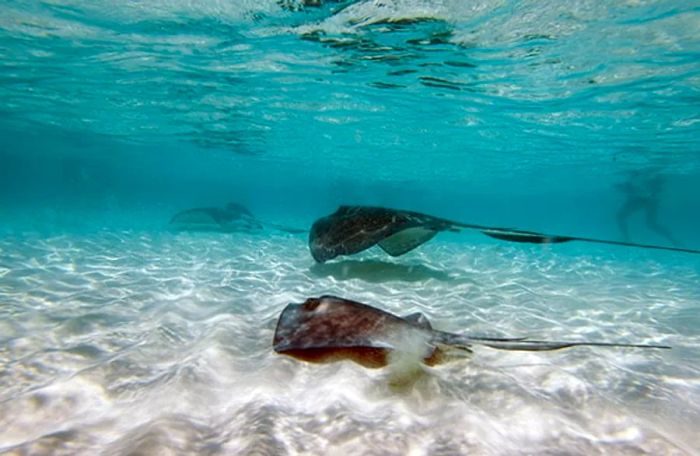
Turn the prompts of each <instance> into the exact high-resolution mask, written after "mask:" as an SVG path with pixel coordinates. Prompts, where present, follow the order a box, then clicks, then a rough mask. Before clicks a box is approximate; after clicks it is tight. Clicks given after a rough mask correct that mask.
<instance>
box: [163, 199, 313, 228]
mask: <svg viewBox="0 0 700 456" xmlns="http://www.w3.org/2000/svg"><path fill="white" fill-rule="evenodd" d="M170 226H171V227H173V228H174V229H177V230H181V231H221V232H233V231H245V232H256V231H260V230H262V229H263V228H264V227H265V226H269V227H271V228H274V229H277V230H280V231H285V232H287V233H292V234H300V233H305V232H306V230H300V229H296V228H290V227H287V226H282V225H278V224H275V223H263V222H261V221H260V220H258V219H257V218H255V216H253V214H252V213H251V212H250V211H249V210H248V209H247V208H246V207H245V206H243V205H241V204H238V203H228V204H227V205H226V206H225V207H223V208H219V207H198V208H194V209H188V210H185V211H182V212H178V213H177V214H175V215H174V216H173V218H172V219H170Z"/></svg>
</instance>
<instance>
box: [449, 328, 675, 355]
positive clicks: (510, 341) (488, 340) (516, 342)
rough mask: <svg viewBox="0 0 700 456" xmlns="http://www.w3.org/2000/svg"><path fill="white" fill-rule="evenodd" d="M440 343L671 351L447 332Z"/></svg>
mask: <svg viewBox="0 0 700 456" xmlns="http://www.w3.org/2000/svg"><path fill="white" fill-rule="evenodd" d="M439 339H440V342H441V343H443V344H445V345H451V346H454V347H465V348H468V347H470V346H472V345H484V346H486V347H490V348H495V349H497V350H517V351H552V350H561V349H562V348H571V347H615V348H656V349H670V348H671V347H670V346H668V345H658V344H625V343H614V342H575V341H548V340H531V339H528V338H526V337H471V336H462V335H459V334H451V333H447V332H439Z"/></svg>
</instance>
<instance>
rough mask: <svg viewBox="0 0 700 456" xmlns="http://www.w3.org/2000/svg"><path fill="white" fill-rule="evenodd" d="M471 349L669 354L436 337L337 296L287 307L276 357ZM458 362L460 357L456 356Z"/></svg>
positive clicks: (318, 358) (437, 357)
mask: <svg viewBox="0 0 700 456" xmlns="http://www.w3.org/2000/svg"><path fill="white" fill-rule="evenodd" d="M473 345H485V346H487V347H491V348H495V349H499V350H524V351H549V350H559V349H562V348H569V347H577V346H601V347H628V348H670V347H668V346H665V345H638V344H617V343H607V342H573V341H571V342H554V341H540V340H528V339H526V338H491V337H473V336H465V335H460V334H453V333H448V332H444V331H438V330H435V329H433V328H432V326H431V325H430V322H429V321H428V319H427V318H426V317H425V316H424V315H423V314H420V313H416V314H412V315H409V316H406V317H403V318H401V317H398V316H396V315H393V314H391V313H388V312H385V311H383V310H380V309H377V308H374V307H371V306H368V305H366V304H362V303H359V302H355V301H350V300H348V299H343V298H338V297H335V296H321V297H320V298H309V299H307V300H306V301H305V302H304V303H302V304H289V305H287V307H285V309H284V310H283V311H282V313H281V314H280V316H279V319H278V321H277V328H276V329H275V335H274V339H273V348H274V350H275V352H277V353H281V354H284V355H288V356H291V357H293V358H296V359H300V360H302V361H308V362H314V363H329V362H334V361H342V360H350V361H353V362H356V363H358V364H360V365H362V366H365V367H370V368H378V367H384V366H386V365H387V364H389V362H390V356H391V354H392V353H394V352H411V353H413V354H415V355H416V356H417V357H418V359H419V360H420V361H421V362H423V363H424V364H427V365H429V366H432V365H436V364H440V363H442V362H445V361H448V360H450V359H452V358H455V357H463V356H464V355H465V354H466V353H470V352H471V347H472V346H473ZM460 352H461V354H462V356H459V354H460Z"/></svg>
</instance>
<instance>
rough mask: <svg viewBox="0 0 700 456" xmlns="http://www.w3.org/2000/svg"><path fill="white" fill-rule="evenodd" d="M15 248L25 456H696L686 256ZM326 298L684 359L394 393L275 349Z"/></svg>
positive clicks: (532, 362)
mask: <svg viewBox="0 0 700 456" xmlns="http://www.w3.org/2000/svg"><path fill="white" fill-rule="evenodd" d="M0 252H1V253H0V255H1V256H0V317H1V318H0V341H1V342H2V343H1V344H0V451H2V452H5V453H8V454H76V453H79V454H97V453H103V454H198V455H200V454H260V455H264V454H269V455H280V454H310V453H311V454H331V453H332V454H377V455H379V454H382V455H387V454H396V455H399V454H409V453H411V454H430V455H453V454H487V455H501V454H534V453H545V454H547V453H566V454H586V455H590V454H630V455H631V454H640V453H646V454H692V453H694V452H697V451H700V440H698V437H697V436H696V430H697V429H696V426H695V423H696V422H697V420H698V419H700V369H699V368H698V367H697V366H698V365H700V356H699V355H698V353H699V351H698V349H699V348H700V330H698V328H700V312H699V310H700V307H698V306H699V305H698V302H700V286H699V285H698V283H700V280H699V277H700V271H699V270H698V268H697V267H696V266H693V265H692V264H690V265H688V264H682V263H680V262H679V263H677V264H676V263H669V262H670V261H674V257H659V258H660V260H659V262H656V261H652V260H650V257H641V256H640V257H638V258H634V257H630V258H626V259H625V260H624V261H623V260H622V259H616V258H614V257H593V256H590V255H586V254H585V252H579V251H575V252H574V251H568V252H569V254H567V253H566V252H567V251H564V253H562V251H559V253H557V252H555V251H547V250H540V249H534V248H533V249H531V250H530V249H527V248H524V249H520V248H512V249H511V248H503V247H500V246H497V244H483V245H478V246H471V245H462V244H458V243H450V242H435V243H433V244H432V245H427V246H425V247H423V248H422V249H420V250H419V251H417V252H414V253H412V254H409V255H407V256H405V257H402V258H400V259H398V260H387V259H386V257H382V256H380V255H378V254H376V253H372V252H368V253H367V254H366V255H361V256H359V257H357V258H353V259H349V260H345V261H341V262H338V263H334V264H329V265H324V266H314V264H313V261H312V260H311V258H310V256H309V255H308V252H307V250H306V245H305V240H304V239H303V238H302V237H293V236H277V237H274V236H273V237H269V238H268V237H262V236H250V235H243V234H231V235H224V236H222V235H216V234H205V235H186V234H179V235H174V234H169V233H162V234H159V233H152V234H144V233H122V234H109V233H102V234H93V235H90V236H59V237H50V238H41V237H32V236H24V237H23V236H15V237H12V238H5V239H2V240H0ZM661 260H664V261H666V262H663V263H662V262H661ZM326 293H332V294H338V295H341V296H345V297H350V298H354V299H357V300H360V301H364V302H367V303H371V304H375V305H378V306H381V307H383V308H385V309H387V310H390V311H392V312H396V313H400V314H407V313H410V312H415V311H422V312H424V313H426V314H427V315H428V316H429V317H430V318H431V319H432V320H433V322H434V325H435V326H438V327H440V328H442V329H445V330H452V331H464V332H469V333H472V334H490V335H497V334H507V335H533V336H538V337H542V338H552V339H557V338H561V339H577V338H581V339H583V338H588V339H609V340H620V341H638V342H647V343H667V344H670V345H673V346H674V350H673V351H670V352H668V351H663V352H662V351H644V352H642V351H636V350H602V349H589V348H580V349H574V350H566V351H561V352H554V353H545V354H529V353H508V352H497V351H494V350H489V349H480V350H477V352H476V353H475V355H474V357H473V358H472V359H471V360H469V361H460V362H456V363H453V364H450V365H447V366H443V367H437V368H433V369H429V371H428V375H425V376H424V377H422V378H420V379H419V380H418V382H417V383H416V384H415V385H414V386H413V387H412V388H405V389H397V388H392V387H390V386H389V384H388V382H387V374H386V372H384V371H372V370H365V369H363V368H360V367H358V366H355V365H352V364H344V363H341V364H333V365H323V366H309V365H306V364H302V363H298V362H296V361H293V360H290V359H286V358H283V357H279V356H276V355H275V354H273V353H272V351H271V338H272V333H273V331H274V324H275V320H276V317H277V315H278V314H279V312H280V310H281V309H282V308H283V307H284V306H285V305H286V304H287V303H289V302H293V301H294V302H298V301H301V300H303V299H304V298H305V297H307V296H311V295H319V294H326Z"/></svg>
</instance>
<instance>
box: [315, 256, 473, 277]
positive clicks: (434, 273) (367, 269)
mask: <svg viewBox="0 0 700 456" xmlns="http://www.w3.org/2000/svg"><path fill="white" fill-rule="evenodd" d="M310 271H311V273H312V274H314V275H316V276H319V277H333V278H334V279H336V280H350V279H360V280H364V281H365V282H371V283H382V282H391V281H397V282H424V281H426V280H430V279H433V280H438V281H440V282H452V283H475V282H474V281H473V280H471V279H467V278H465V277H460V276H459V275H453V274H448V273H447V272H444V271H440V270H438V269H433V268H430V267H428V266H424V265H420V264H418V265H408V264H401V263H390V262H385V261H379V260H364V261H362V260H344V261H338V262H335V263H317V264H314V265H313V266H311V268H310Z"/></svg>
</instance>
